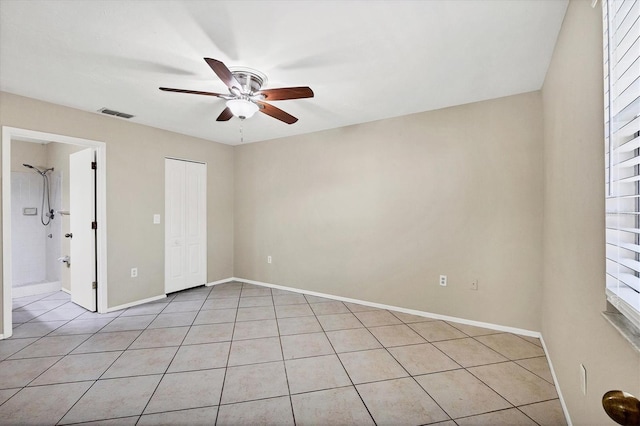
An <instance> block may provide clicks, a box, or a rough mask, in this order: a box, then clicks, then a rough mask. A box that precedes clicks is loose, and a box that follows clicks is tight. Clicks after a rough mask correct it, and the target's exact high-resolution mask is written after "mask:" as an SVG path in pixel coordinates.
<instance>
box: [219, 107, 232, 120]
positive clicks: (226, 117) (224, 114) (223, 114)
mask: <svg viewBox="0 0 640 426" xmlns="http://www.w3.org/2000/svg"><path fill="white" fill-rule="evenodd" d="M231 117H233V113H232V112H231V110H230V109H229V108H228V107H227V108H225V109H224V110H223V111H222V112H221V113H220V115H219V116H218V118H216V121H229V120H231Z"/></svg>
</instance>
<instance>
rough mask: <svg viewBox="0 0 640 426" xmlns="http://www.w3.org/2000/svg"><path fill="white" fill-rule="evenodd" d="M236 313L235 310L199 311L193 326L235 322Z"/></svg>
mask: <svg viewBox="0 0 640 426" xmlns="http://www.w3.org/2000/svg"><path fill="white" fill-rule="evenodd" d="M236 312H237V309H212V310H208V311H200V313H198V315H197V316H196V319H195V321H194V322H193V325H200V324H219V323H222V322H234V321H235V320H236Z"/></svg>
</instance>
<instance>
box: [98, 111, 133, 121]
mask: <svg viewBox="0 0 640 426" xmlns="http://www.w3.org/2000/svg"><path fill="white" fill-rule="evenodd" d="M98 112H101V113H103V114H107V115H114V116H116V117H121V118H126V119H127V120H128V119H130V118H132V117H133V115H131V114H127V113H125V112H120V111H114V110H112V109H109V108H100V109H99V110H98Z"/></svg>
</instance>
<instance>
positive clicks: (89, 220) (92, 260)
mask: <svg viewBox="0 0 640 426" xmlns="http://www.w3.org/2000/svg"><path fill="white" fill-rule="evenodd" d="M94 161H95V151H94V150H93V148H87V149H84V150H82V151H78V152H75V153H73V154H71V155H69V212H70V215H69V222H70V228H71V234H72V238H71V252H70V253H69V255H70V257H71V283H70V285H71V301H72V302H74V303H76V304H78V305H80V306H82V307H83V308H85V309H88V310H90V311H95V310H96V288H94V285H93V283H94V282H96V231H95V229H92V224H93V222H94V221H95V220H96V219H95V217H96V213H95V200H96V193H95V191H96V187H95V170H94V169H93V168H92V167H91V163H93V162H94Z"/></svg>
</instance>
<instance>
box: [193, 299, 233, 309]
mask: <svg viewBox="0 0 640 426" xmlns="http://www.w3.org/2000/svg"><path fill="white" fill-rule="evenodd" d="M239 301H240V298H238V297H225V298H222V299H211V298H209V299H207V300H206V301H205V302H204V304H203V305H202V308H201V309H200V310H201V311H207V310H211V309H237V308H238V304H239Z"/></svg>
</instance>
